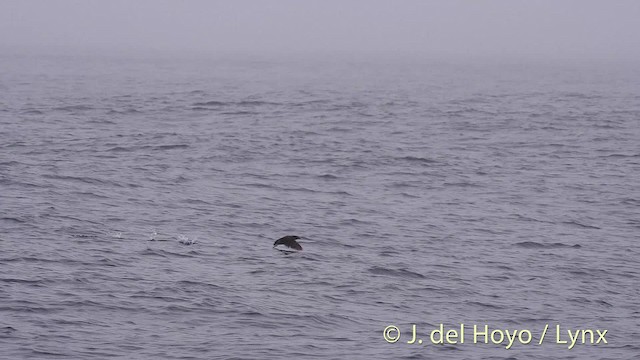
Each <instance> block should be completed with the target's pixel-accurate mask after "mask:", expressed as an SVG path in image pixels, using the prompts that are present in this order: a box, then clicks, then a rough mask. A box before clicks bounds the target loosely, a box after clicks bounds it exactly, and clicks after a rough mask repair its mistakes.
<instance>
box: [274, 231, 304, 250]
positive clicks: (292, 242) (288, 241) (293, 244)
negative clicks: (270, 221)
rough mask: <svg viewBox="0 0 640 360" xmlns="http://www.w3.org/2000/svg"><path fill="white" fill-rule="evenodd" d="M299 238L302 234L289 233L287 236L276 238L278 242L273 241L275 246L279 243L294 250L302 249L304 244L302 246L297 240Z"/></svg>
mask: <svg viewBox="0 0 640 360" xmlns="http://www.w3.org/2000/svg"><path fill="white" fill-rule="evenodd" d="M298 239H300V236H295V235H288V236H285V237H281V238H280V239H278V240H276V242H274V243H273V247H276V246H278V245H284V246H286V247H288V248H291V249H294V250H302V246H300V244H298V242H297V241H296V240H298Z"/></svg>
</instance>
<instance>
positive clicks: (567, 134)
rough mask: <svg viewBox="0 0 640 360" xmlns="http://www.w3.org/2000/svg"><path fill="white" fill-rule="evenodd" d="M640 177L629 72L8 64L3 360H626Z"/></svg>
mask: <svg viewBox="0 0 640 360" xmlns="http://www.w3.org/2000/svg"><path fill="white" fill-rule="evenodd" d="M638 179H640V67H637V66H633V64H621V63H607V62H600V63H571V62H563V63H553V62H548V63H541V62H538V63H536V62H528V63H517V62H511V63H506V62H505V63H492V62H489V61H486V62H481V63H477V62H472V61H466V62H465V61H458V62H447V61H444V60H442V61H426V60H423V61H422V60H414V61H409V60H403V61H395V60H393V59H387V60H383V59H379V60H362V59H360V60H349V59H341V60H322V61H321V60H310V59H307V60H304V59H298V60H286V59H281V60H277V59H276V60H268V61H267V60H260V61H259V60H248V59H241V60H238V59H225V60H221V59H218V60H213V59H208V60H207V59H200V60H193V59H178V58H175V59H172V58H169V57H167V58H156V59H149V58H142V57H138V58H134V57H126V56H118V55H117V54H111V55H109V56H71V55H69V56H35V55H10V54H3V55H2V56H0V230H1V231H0V250H1V252H0V358H2V359H108V358H122V359H296V358H297V359H303V358H322V359H640V355H639V354H640V300H639V296H640V263H639V261H638V260H639V259H640V248H639V246H638V240H640V237H639V234H640V184H639V180H638ZM289 234H292V235H300V236H304V237H306V238H307V239H304V240H302V241H301V244H302V246H303V247H304V250H303V251H302V252H300V253H296V254H291V255H287V254H284V253H281V252H279V251H276V250H274V249H272V245H273V242H274V241H275V240H276V239H277V238H279V237H281V236H284V235H289ZM441 323H443V324H444V327H445V330H446V329H447V328H452V329H456V328H459V326H460V323H463V324H465V326H466V328H465V333H466V334H465V337H466V338H465V340H466V341H465V343H463V344H460V343H458V344H444V345H435V344H432V343H431V342H430V341H428V339H429V333H430V331H431V330H432V329H436V328H437V327H438V326H439V325H440V324H441ZM413 324H416V325H417V329H418V332H419V336H420V338H421V339H424V343H423V344H421V345H418V344H417V343H415V344H408V343H407V342H408V341H410V340H411V333H412V325H413ZM485 324H487V325H488V326H489V329H490V330H493V329H503V330H505V329H508V330H510V331H513V330H530V331H531V333H532V336H533V339H532V341H531V343H529V344H521V343H518V342H516V343H515V344H514V345H513V346H512V347H511V348H510V349H509V350H507V349H505V346H506V343H504V344H494V343H492V342H489V343H488V344H485V343H477V344H474V343H473V342H472V340H473V338H472V331H473V325H477V326H479V327H482V326H484V325H485ZM389 325H395V326H397V327H398V328H399V329H400V334H401V336H400V340H399V341H397V342H395V343H389V342H387V341H386V340H385V338H384V337H383V330H384V329H385V328H386V327H387V326H389ZM545 325H549V333H548V334H547V336H546V338H545V339H544V342H543V343H542V345H538V341H539V339H540V338H541V333H542V330H543V328H544V327H545ZM557 325H560V326H561V329H562V331H566V330H567V329H569V330H573V331H575V330H580V329H592V330H593V331H594V333H595V332H596V329H599V330H601V331H602V330H605V329H606V330H607V333H606V341H607V343H606V344H604V343H603V342H600V343H598V344H589V343H587V344H582V343H581V342H579V343H578V344H576V345H575V347H574V348H573V349H571V350H569V349H568V345H567V344H558V343H556V342H557V341H556V333H555V332H556V326H557ZM561 336H562V339H563V340H567V339H568V335H567V334H565V333H562V334H561ZM596 339H597V336H596ZM480 341H482V338H480Z"/></svg>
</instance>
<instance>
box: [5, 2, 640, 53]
mask: <svg viewBox="0 0 640 360" xmlns="http://www.w3.org/2000/svg"><path fill="white" fill-rule="evenodd" d="M11 47H21V48H27V49H36V50H37V49H48V48H55V47H59V48H65V49H67V48H68V49H78V50H87V49H89V50H91V49H107V50H109V49H112V50H137V51H143V52H144V51H147V50H148V51H158V50H160V51H175V52H181V53H190V52H194V53H207V54H234V53H240V54H267V55H278V54H285V55H286V54H297V53H300V54H305V53H347V54H351V53H353V54H358V53H362V54H367V53H383V54H421V55H428V56H430V55H431V56H442V55H445V56H446V55H453V56H498V57H503V56H516V57H536V58H547V57H548V58H555V57H560V58H573V57H578V58H596V59H600V58H605V59H606V58H616V59H640V1H637V0H613V1H605V0H602V1H591V0H528V1H525V0H485V1H481V0H467V1H459V0H441V1H429V0H421V1H417V0H388V1H374V0H259V1H242V0H235V1H204V0H191V1H189V0H183V1H179V0H174V1H167V0H104V1H97V0H57V1H52V0H33V1H21V0H18V1H16V0H0V49H2V48H4V49H7V48H11Z"/></svg>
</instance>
